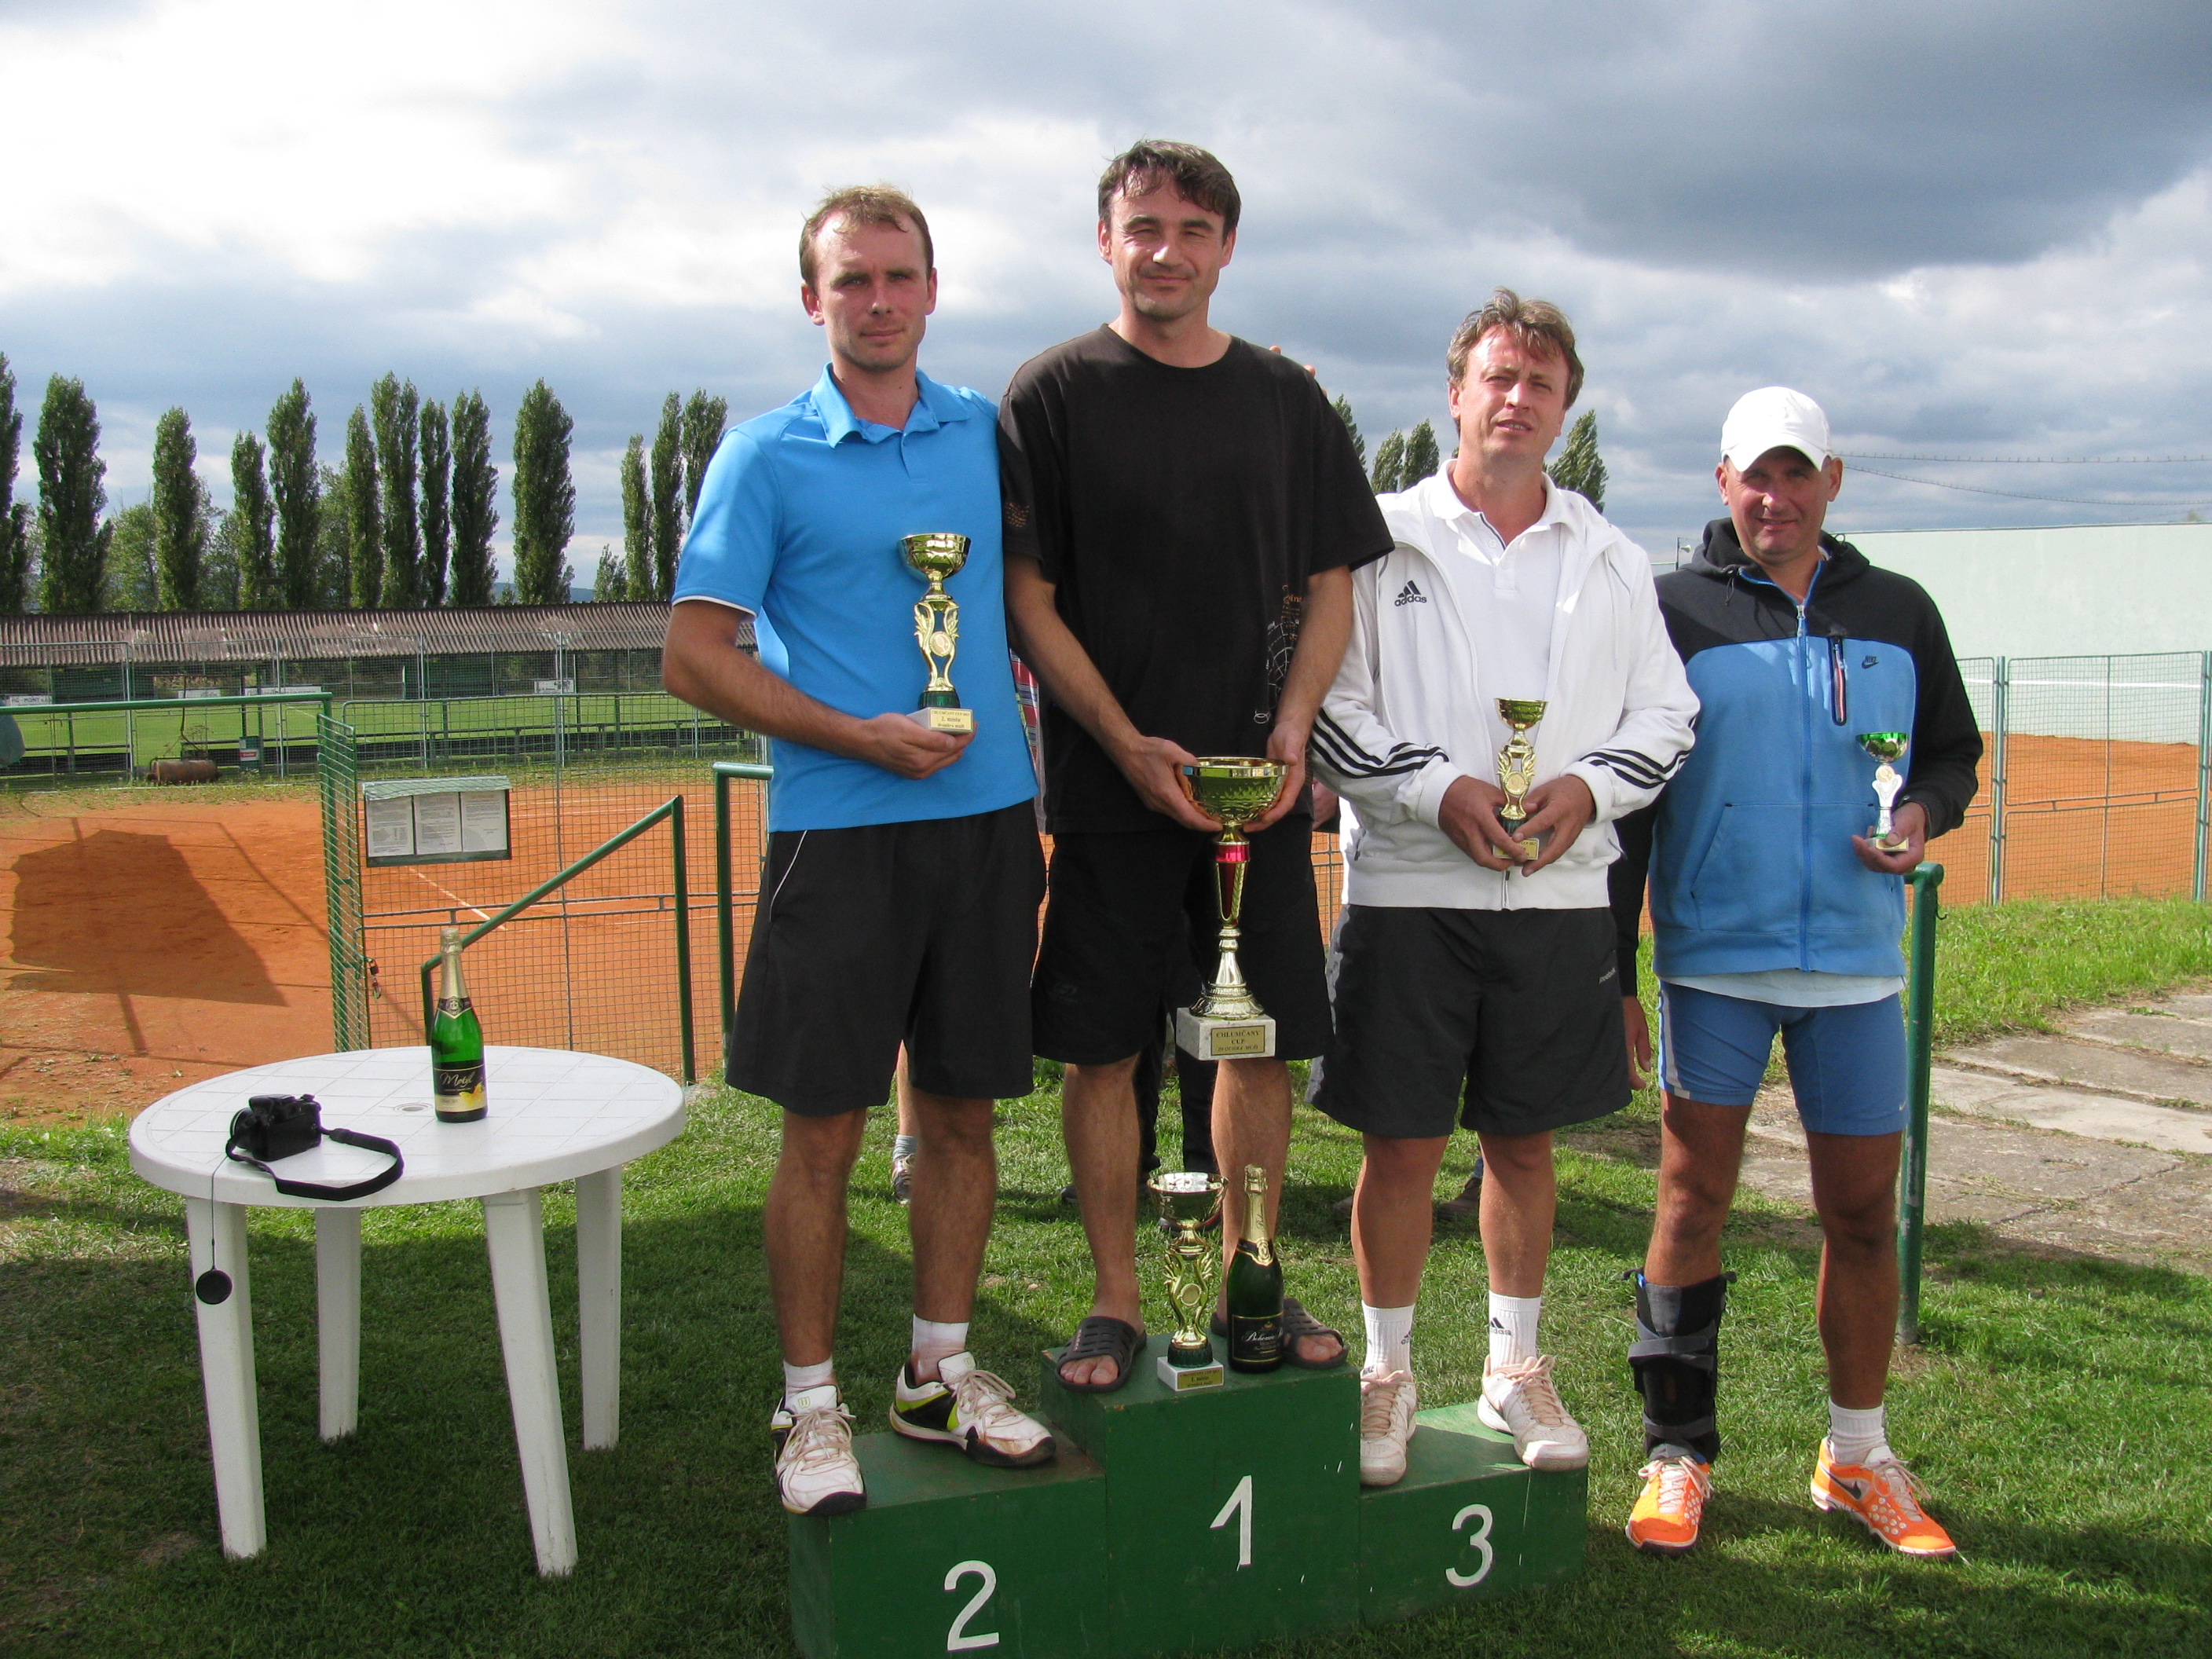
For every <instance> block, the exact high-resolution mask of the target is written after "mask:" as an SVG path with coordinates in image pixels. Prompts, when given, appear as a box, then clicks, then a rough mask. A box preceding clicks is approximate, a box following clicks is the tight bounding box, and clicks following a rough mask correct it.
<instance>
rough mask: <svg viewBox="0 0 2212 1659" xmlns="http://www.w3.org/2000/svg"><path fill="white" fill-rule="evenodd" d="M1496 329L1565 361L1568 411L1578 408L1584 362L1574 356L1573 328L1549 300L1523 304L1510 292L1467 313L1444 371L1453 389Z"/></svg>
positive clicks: (1500, 292)
mask: <svg viewBox="0 0 2212 1659" xmlns="http://www.w3.org/2000/svg"><path fill="white" fill-rule="evenodd" d="M1493 329H1502V330H1504V331H1505V333H1507V334H1508V335H1510V336H1511V337H1512V338H1513V341H1514V343H1516V344H1517V345H1519V346H1521V347H1522V349H1525V350H1528V351H1537V352H1544V353H1547V354H1553V353H1555V354H1557V355H1558V356H1561V357H1564V358H1565V359H1566V363H1567V407H1568V408H1569V409H1572V408H1573V407H1574V406H1575V399H1576V398H1579V397H1581V396H1582V395H1583V360H1582V359H1581V358H1579V357H1577V356H1575V328H1574V325H1573V324H1572V323H1570V322H1569V321H1568V320H1567V313H1565V312H1564V311H1562V310H1560V309H1559V307H1557V306H1555V305H1553V303H1552V302H1551V301H1549V300H1524V299H1522V297H1521V296H1520V295H1517V294H1516V293H1515V292H1514V291H1513V290H1512V289H1510V288H1500V289H1492V290H1491V294H1490V301H1489V303H1487V304H1486V305H1485V306H1484V307H1482V308H1481V309H1480V310H1479V311H1470V312H1468V313H1467V318H1466V320H1465V321H1463V322H1462V323H1461V324H1460V325H1459V329H1458V331H1456V332H1455V333H1454V334H1453V336H1452V339H1451V349H1449V351H1447V352H1445V353H1444V371H1445V372H1446V373H1447V374H1449V375H1450V376H1451V383H1452V384H1453V385H1454V386H1457V385H1458V384H1459V383H1460V381H1461V380H1462V378H1463V377H1464V376H1465V375H1466V374H1467V360H1468V357H1469V356H1471V355H1472V354H1473V353H1474V348H1475V345H1476V343H1478V342H1479V341H1480V339H1481V338H1482V337H1483V336H1484V335H1486V334H1487V333H1489V332H1491V331H1492V330H1493Z"/></svg>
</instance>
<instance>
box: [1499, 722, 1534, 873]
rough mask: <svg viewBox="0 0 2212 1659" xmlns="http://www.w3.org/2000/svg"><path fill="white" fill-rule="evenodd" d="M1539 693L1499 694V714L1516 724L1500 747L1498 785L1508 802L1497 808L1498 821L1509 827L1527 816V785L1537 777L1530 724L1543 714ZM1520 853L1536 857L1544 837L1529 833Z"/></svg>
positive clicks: (1524, 855) (1528, 856)
mask: <svg viewBox="0 0 2212 1659" xmlns="http://www.w3.org/2000/svg"><path fill="white" fill-rule="evenodd" d="M1544 707H1545V705H1544V700H1543V699H1542V698H1541V697H1500V698H1499V699H1498V719H1500V720H1504V722H1505V723H1506V724H1507V725H1508V726H1511V727H1512V728H1513V736H1512V738H1511V739H1510V740H1509V741H1508V742H1507V744H1506V745H1505V747H1504V748H1503V749H1501V750H1498V787H1499V788H1500V789H1503V790H1504V792H1505V804H1504V805H1503V806H1501V807H1499V808H1498V821H1499V822H1500V823H1503V824H1504V826H1505V827H1506V829H1508V830H1509V831H1510V830H1511V829H1515V828H1516V826H1517V825H1519V824H1520V823H1521V821H1522V819H1524V818H1526V817H1528V789H1529V787H1530V786H1531V785H1532V784H1534V782H1535V781H1536V745H1535V744H1533V743H1531V742H1529V741H1528V728H1529V727H1530V726H1534V725H1535V724H1536V722H1537V721H1539V720H1542V719H1543V718H1544ZM1517 845H1518V846H1519V847H1520V848H1521V857H1522V859H1523V860H1528V859H1533V858H1534V857H1535V856H1536V854H1538V853H1539V852H1541V851H1542V850H1543V842H1542V840H1541V838H1540V837H1538V836H1528V837H1526V838H1524V839H1523V840H1522V841H1520V842H1518V843H1517Z"/></svg>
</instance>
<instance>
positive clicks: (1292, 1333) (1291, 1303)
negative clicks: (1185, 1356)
mask: <svg viewBox="0 0 2212 1659" xmlns="http://www.w3.org/2000/svg"><path fill="white" fill-rule="evenodd" d="M1278 1328H1279V1330H1280V1331H1281V1332H1282V1334H1283V1358H1285V1360H1287V1361H1288V1362H1289V1363H1290V1364H1293V1365H1296V1366H1297V1367H1299V1368H1300V1369H1301V1370H1309V1371H1333V1370H1335V1369H1336V1368H1337V1367H1338V1366H1339V1365H1341V1364H1344V1356H1345V1354H1346V1352H1349V1351H1348V1350H1347V1349H1346V1346H1345V1345H1344V1334H1343V1333H1342V1332H1341V1331H1334V1330H1331V1329H1330V1328H1328V1326H1326V1325H1324V1324H1322V1322H1321V1321H1319V1320H1318V1319H1316V1318H1315V1317H1314V1316H1312V1315H1311V1314H1310V1313H1308V1312H1307V1311H1306V1308H1305V1304H1304V1303H1303V1302H1301V1301H1299V1300H1298V1299H1297V1297H1294V1296H1286V1297H1284V1298H1283V1318H1282V1323H1281V1324H1280V1325H1279V1327H1278ZM1209 1329H1211V1330H1212V1333H1213V1334H1215V1335H1216V1336H1226V1335H1228V1334H1229V1322H1228V1321H1227V1320H1226V1319H1225V1318H1224V1317H1222V1316H1221V1314H1220V1313H1219V1311H1218V1310H1217V1311H1216V1312H1215V1314H1214V1316H1213V1323H1212V1325H1211V1326H1210V1327H1209ZM1309 1336H1333V1337H1334V1338H1335V1339H1336V1358H1334V1359H1301V1358H1298V1346H1297V1345H1298V1343H1299V1341H1300V1340H1301V1339H1303V1338H1305V1337H1309Z"/></svg>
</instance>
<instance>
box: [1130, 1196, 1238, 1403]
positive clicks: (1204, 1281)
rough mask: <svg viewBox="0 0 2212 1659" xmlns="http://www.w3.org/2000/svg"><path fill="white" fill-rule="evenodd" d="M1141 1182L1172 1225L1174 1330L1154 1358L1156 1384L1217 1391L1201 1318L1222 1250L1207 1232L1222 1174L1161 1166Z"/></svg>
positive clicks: (1216, 1365)
mask: <svg viewBox="0 0 2212 1659" xmlns="http://www.w3.org/2000/svg"><path fill="white" fill-rule="evenodd" d="M1145 1184H1146V1186H1147V1187H1149V1188H1151V1189H1152V1201H1153V1202H1154V1203H1156V1204H1158V1206H1159V1209H1160V1219H1161V1220H1162V1221H1163V1222H1164V1223H1165V1224H1166V1225H1168V1226H1170V1227H1171V1228H1173V1229H1174V1231H1173V1233H1172V1234H1171V1235H1170V1237H1169V1239H1168V1259H1167V1280H1168V1304H1169V1306H1170V1309H1172V1310H1173V1311H1174V1314H1175V1334H1174V1336H1172V1337H1171V1338H1170V1339H1169V1341H1168V1351H1167V1352H1165V1353H1164V1354H1162V1355H1161V1356H1160V1358H1159V1360H1158V1366H1157V1369H1158V1371H1159V1375H1160V1386H1161V1387H1163V1388H1164V1389H1167V1390H1168V1391H1169V1392H1170V1393H1172V1394H1189V1393H1192V1392H1193V1391H1194V1390H1196V1389H1218V1388H1219V1387H1220V1386H1221V1383H1222V1369H1221V1362H1220V1361H1219V1360H1218V1359H1216V1358H1214V1357H1213V1339H1212V1337H1211V1336H1210V1335H1208V1334H1206V1322H1207V1321H1208V1319H1210V1318H1211V1317H1212V1313H1213V1281H1214V1276H1215V1274H1216V1273H1217V1272H1218V1270H1219V1268H1220V1266H1221V1252H1220V1251H1219V1250H1218V1249H1216V1248H1215V1247H1214V1244H1213V1243H1212V1240H1210V1239H1208V1238H1207V1237H1206V1229H1207V1228H1208V1227H1210V1226H1212V1225H1213V1221H1214V1218H1215V1217H1217V1216H1218V1215H1219V1214H1220V1213H1221V1177H1220V1176H1211V1175H1207V1174H1206V1172H1205V1171H1204V1170H1160V1171H1159V1172H1158V1174H1156V1175H1154V1176H1152V1179H1151V1180H1150V1181H1148V1182H1146V1183H1145Z"/></svg>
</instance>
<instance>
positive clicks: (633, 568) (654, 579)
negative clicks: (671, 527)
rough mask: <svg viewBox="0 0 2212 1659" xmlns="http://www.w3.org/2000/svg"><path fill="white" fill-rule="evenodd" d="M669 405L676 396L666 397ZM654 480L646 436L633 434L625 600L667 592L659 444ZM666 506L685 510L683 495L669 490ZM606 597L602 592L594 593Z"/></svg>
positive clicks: (626, 455) (627, 462)
mask: <svg viewBox="0 0 2212 1659" xmlns="http://www.w3.org/2000/svg"><path fill="white" fill-rule="evenodd" d="M668 402H669V404H670V406H671V407H673V406H674V405H675V403H676V398H675V395H674V394H673V393H671V394H670V396H669V399H668ZM660 429H661V435H662V436H664V437H665V436H666V435H667V432H668V425H667V422H665V421H663V422H662V423H661V428H660ZM659 483H660V445H659V442H657V441H656V442H655V443H654V444H653V483H652V484H651V485H648V484H647V482H646V477H645V439H644V438H643V437H642V436H640V435H634V436H632V437H631V439H630V441H629V448H628V449H626V450H624V451H623V468H622V495H623V584H622V596H623V598H624V599H665V597H666V595H665V593H663V592H661V589H660V565H659V557H658V555H659V530H660V507H661V505H662V500H663V498H662V496H661V495H660V494H659V489H658V486H659ZM665 499H666V502H667V505H668V506H669V507H671V508H672V509H674V510H675V511H676V512H678V513H681V512H682V511H683V510H684V498H683V495H682V494H681V493H680V491H679V490H678V489H671V490H670V491H669V492H668V495H667V496H666V498H665ZM595 597H598V598H605V595H604V594H600V595H596V596H595Z"/></svg>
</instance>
